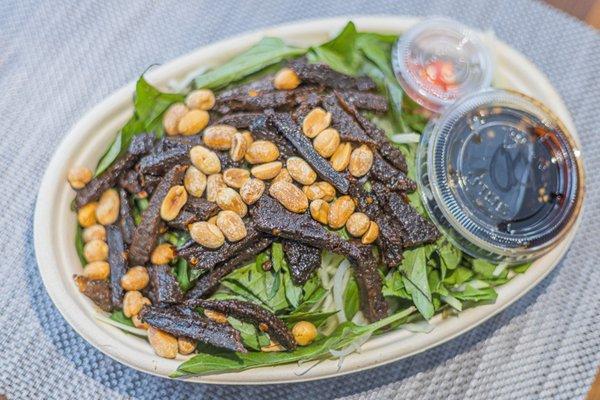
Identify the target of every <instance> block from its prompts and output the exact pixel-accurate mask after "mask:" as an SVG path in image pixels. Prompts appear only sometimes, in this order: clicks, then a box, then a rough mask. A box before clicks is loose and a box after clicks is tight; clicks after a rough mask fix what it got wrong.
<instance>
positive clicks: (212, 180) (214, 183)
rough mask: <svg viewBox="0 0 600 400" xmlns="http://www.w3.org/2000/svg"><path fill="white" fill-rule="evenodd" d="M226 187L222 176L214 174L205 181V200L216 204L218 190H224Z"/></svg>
mask: <svg viewBox="0 0 600 400" xmlns="http://www.w3.org/2000/svg"><path fill="white" fill-rule="evenodd" d="M226 187H227V185H226V184H225V181H224V180H223V175H221V174H214V175H210V176H209V177H208V178H207V179H206V200H208V201H212V202H216V201H217V194H218V193H219V190H221V189H223V188H226Z"/></svg>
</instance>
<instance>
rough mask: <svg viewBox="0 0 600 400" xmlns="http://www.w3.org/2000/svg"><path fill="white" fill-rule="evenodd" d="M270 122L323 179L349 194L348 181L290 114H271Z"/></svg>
mask: <svg viewBox="0 0 600 400" xmlns="http://www.w3.org/2000/svg"><path fill="white" fill-rule="evenodd" d="M270 120H271V121H272V123H273V125H274V126H275V129H277V132H279V133H280V134H281V135H283V136H284V137H285V138H286V139H287V140H289V141H290V143H292V145H293V146H294V147H295V148H296V150H297V152H298V153H299V154H300V156H301V157H302V158H303V159H304V160H305V161H306V162H307V163H309V164H310V166H311V167H313V168H314V170H315V171H316V173H317V174H318V175H319V177H320V178H321V179H323V180H324V181H327V182H329V183H331V184H332V185H333V186H334V187H335V188H336V189H337V190H338V191H340V192H342V193H347V192H348V186H349V182H348V179H346V178H345V177H344V176H343V175H341V174H340V173H339V172H337V171H336V170H334V169H333V168H332V167H331V165H330V164H329V162H328V161H327V160H326V159H324V158H323V157H321V156H320V155H319V154H318V153H317V152H316V151H315V149H314V148H313V145H312V143H311V142H310V140H309V139H308V138H307V137H306V136H305V135H304V134H303V133H302V131H300V128H299V127H298V125H296V123H295V122H294V120H293V119H292V117H291V115H290V114H282V113H270Z"/></svg>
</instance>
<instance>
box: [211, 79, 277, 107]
mask: <svg viewBox="0 0 600 400" xmlns="http://www.w3.org/2000/svg"><path fill="white" fill-rule="evenodd" d="M273 79H274V75H266V76H264V77H262V78H261V79H259V80H256V81H253V82H250V83H247V84H245V85H240V86H236V87H233V88H231V89H228V90H224V91H222V92H221V93H219V94H218V96H217V100H221V101H227V100H229V99H232V98H236V97H238V96H249V95H257V94H259V93H262V92H271V91H273V90H275V86H273Z"/></svg>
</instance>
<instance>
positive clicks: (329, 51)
mask: <svg viewBox="0 0 600 400" xmlns="http://www.w3.org/2000/svg"><path fill="white" fill-rule="evenodd" d="M396 39H397V36H395V35H382V34H378V33H371V32H358V31H357V30H356V28H355V26H354V24H353V23H352V22H350V23H348V24H347V25H346V26H345V27H344V29H343V30H342V31H341V32H340V33H339V34H338V36H337V37H335V38H334V39H332V40H331V41H329V42H327V43H324V44H321V45H319V46H315V47H310V48H308V49H303V48H297V47H291V46H288V45H286V44H285V43H284V42H283V41H282V40H281V39H277V38H264V39H263V40H261V41H260V42H259V43H257V44H256V45H254V46H253V47H251V48H250V49H248V50H247V51H246V52H244V53H242V54H239V55H238V56H236V57H235V58H233V59H232V60H230V61H229V62H227V63H225V64H224V65H222V66H220V67H217V68H215V69H213V70H210V71H208V72H206V73H203V74H201V75H200V76H198V77H196V78H195V80H194V81H193V83H192V84H193V86H194V87H195V88H209V89H212V90H220V89H224V88H228V87H229V86H230V85H232V84H239V83H242V82H247V81H252V80H254V79H256V78H257V77H259V76H262V75H264V74H266V73H269V72H273V71H276V70H278V69H280V68H281V66H282V65H283V63H284V62H285V61H287V60H289V59H292V58H296V57H299V56H303V55H305V56H306V57H307V58H308V60H309V61H310V62H324V63H327V64H328V65H329V66H330V67H332V68H333V69H335V70H337V71H340V72H343V73H346V74H350V75H367V76H369V77H370V78H372V79H373V80H374V81H375V82H376V84H377V86H378V89H379V91H380V93H382V94H385V96H386V97H387V100H388V102H389V111H388V112H387V114H385V115H384V116H375V115H369V117H371V118H372V119H373V121H374V122H375V123H376V124H377V125H379V126H380V127H381V128H382V129H384V130H385V131H386V133H387V134H388V135H389V137H390V140H391V141H392V142H393V143H395V144H396V145H397V146H398V147H399V148H400V149H401V150H402V152H403V153H404V155H405V157H406V159H407V161H408V164H409V176H410V177H411V178H413V179H414V158H415V152H416V147H417V142H418V140H419V134H420V133H421V132H422V131H423V129H424V127H425V124H426V123H427V118H426V117H425V116H424V115H423V114H422V113H421V112H420V111H419V108H418V107H417V105H416V104H415V103H413V102H412V101H411V100H410V99H408V98H407V97H405V96H404V93H403V91H402V89H401V87H400V86H399V85H398V82H397V80H396V78H395V76H394V73H393V71H392V66H391V60H390V55H391V47H392V45H393V43H394V42H395V41H396ZM184 97H185V94H179V93H163V92H161V91H159V90H158V89H156V88H155V87H153V86H151V85H150V84H149V83H148V82H147V81H146V80H145V79H144V77H143V76H142V77H141V78H140V79H139V80H138V82H137V86H136V93H135V101H134V109H135V111H134V115H133V117H132V118H131V120H130V121H129V122H128V123H127V124H126V125H125V126H124V127H123V129H122V130H121V132H119V134H118V136H117V138H116V139H115V141H114V143H112V145H111V146H110V147H109V149H108V150H107V151H106V153H105V154H104V155H103V157H102V158H101V160H100V162H99V164H98V167H97V169H96V175H98V174H100V173H101V172H103V171H104V170H105V169H106V168H107V167H108V166H110V165H111V163H112V162H113V161H114V160H115V159H116V158H117V157H118V156H119V155H120V154H122V153H123V152H124V151H125V149H126V148H127V146H128V145H129V143H130V141H131V139H132V137H134V136H135V135H137V134H140V133H142V132H154V133H155V134H156V135H157V136H158V137H161V136H162V135H163V133H164V132H163V128H162V124H161V121H162V115H163V113H164V112H165V111H166V110H167V108H168V107H169V106H170V105H171V104H173V103H175V102H180V101H182V100H183V99H184ZM409 199H410V203H411V205H412V206H413V207H415V208H416V209H417V210H418V211H419V212H421V213H425V211H424V209H423V207H422V205H421V203H420V197H419V194H418V193H416V192H415V193H412V194H411V195H409ZM134 206H135V207H134V210H133V212H134V217H135V218H137V219H139V216H140V214H141V212H142V211H143V210H144V209H145V208H146V207H147V206H148V201H147V200H145V199H142V200H139V199H138V200H136V201H135V203H134ZM138 222H139V221H138ZM338 232H339V234H340V235H343V236H345V237H346V238H347V233H345V232H344V229H342V230H340V231H338ZM188 239H189V237H188V236H187V235H186V234H181V235H177V234H173V233H168V234H166V235H163V237H162V238H161V241H163V242H170V243H172V244H173V245H175V246H181V245H183V244H184V243H185V242H186V241H187V240H188ZM76 248H77V251H78V253H79V255H80V257H82V260H83V256H82V248H83V240H82V239H81V228H79V229H78V231H77V238H76ZM267 260H270V261H271V263H272V268H271V269H270V270H268V271H265V269H264V268H263V264H264V262H265V261H267ZM174 266H175V268H174V269H173V271H174V273H175V274H176V277H177V280H178V282H179V284H180V286H181V288H182V290H184V291H185V290H188V289H189V288H190V287H192V286H193V282H194V281H195V280H196V279H197V278H198V275H199V274H198V273H196V271H197V270H194V269H191V268H189V267H188V265H187V263H186V261H185V260H183V259H176V260H175V261H174ZM349 266H350V264H349V262H348V261H347V260H346V259H344V258H343V257H342V256H339V255H336V254H332V253H330V252H327V251H324V252H323V254H322V266H321V268H320V269H319V270H318V273H317V274H316V275H314V276H313V277H312V278H311V279H309V280H308V282H307V283H306V284H304V285H303V286H301V287H300V286H296V285H294V283H293V282H292V280H291V278H290V271H289V269H288V266H287V264H286V261H285V259H284V254H283V249H282V246H281V244H279V243H275V244H273V245H272V247H271V248H270V249H269V250H268V251H265V252H263V253H261V254H260V255H258V256H257V257H256V260H255V261H254V262H251V263H249V264H248V265H246V266H244V267H242V268H240V269H237V270H235V271H234V272H232V273H231V274H229V275H228V276H227V277H226V278H224V279H223V281H222V284H221V287H220V288H219V289H218V291H217V292H216V293H215V294H214V295H213V296H212V297H211V298H214V299H243V300H246V301H252V302H256V303H258V304H260V305H261V306H263V307H266V308H267V309H269V310H270V311H272V312H274V313H275V314H277V316H279V317H280V318H281V319H283V320H284V322H285V323H286V324H288V326H289V327H291V326H292V325H293V324H294V323H295V322H298V321H310V322H312V323H313V324H314V325H315V326H316V327H317V328H318V332H319V334H318V337H317V340H315V341H314V342H313V343H312V344H310V345H308V346H305V347H300V348H298V349H297V350H295V351H293V352H262V351H260V349H261V348H262V347H264V346H267V345H269V343H270V339H269V337H268V335H267V334H266V333H263V332H261V331H260V330H257V329H256V328H255V327H254V326H253V325H252V324H249V323H245V322H241V321H239V320H237V319H235V318H232V317H228V321H229V323H230V324H231V325H232V326H233V327H234V328H235V329H237V330H239V331H240V333H241V335H242V339H243V342H244V345H245V346H246V348H247V349H249V350H250V351H249V352H248V353H245V354H241V353H234V352H231V351H225V350H220V349H216V348H213V347H210V346H208V345H199V347H198V354H196V355H194V356H192V357H191V358H189V359H188V360H187V361H185V362H183V363H182V364H181V365H180V366H179V368H178V369H177V371H175V372H174V373H173V374H172V376H173V377H180V376H188V375H201V374H214V373H223V372H232V371H239V370H244V369H248V368H254V367H260V366H270V365H278V364H284V363H290V362H298V363H300V362H306V361H315V362H319V361H320V360H323V359H326V358H337V359H339V360H340V361H341V360H343V358H344V357H345V356H346V355H348V354H350V353H351V352H353V351H355V350H357V349H358V348H359V347H360V345H362V344H363V343H364V342H365V341H366V340H367V339H368V338H369V337H370V336H372V335H376V334H380V333H383V332H386V331H388V330H390V329H409V330H413V331H429V330H430V329H431V328H432V327H431V326H429V324H428V323H427V321H428V320H429V319H431V318H432V317H433V316H434V315H436V314H440V313H441V314H442V315H443V316H445V317H447V316H450V315H452V314H455V313H457V312H460V311H462V310H464V309H466V308H469V307H473V306H476V305H480V304H485V303H492V302H494V301H495V299H496V297H497V293H496V290H495V289H494V288H495V287H496V286H498V285H501V284H503V283H505V282H507V281H508V280H509V279H510V278H511V277H512V276H514V275H515V274H517V273H522V272H525V271H526V270H527V268H528V267H529V264H526V265H520V266H517V267H507V266H506V265H493V264H490V263H488V262H486V261H484V260H480V259H473V258H471V257H469V256H467V255H466V254H463V253H462V252H461V251H459V250H458V249H457V248H455V247H454V246H453V245H452V244H451V243H450V242H448V240H447V239H445V238H444V237H442V238H441V239H439V240H438V241H437V242H436V243H434V244H430V245H425V246H421V247H418V248H415V249H412V250H406V251H405V252H404V260H403V261H402V263H401V265H399V266H398V268H396V269H392V270H390V271H385V270H384V269H382V270H381V274H382V275H383V278H384V287H383V294H384V296H385V297H386V299H387V300H388V301H389V303H390V305H391V307H390V309H391V310H392V312H391V313H390V315H389V316H388V317H387V318H385V319H382V320H380V321H377V322H375V323H371V324H368V323H367V322H366V320H365V319H364V318H363V316H362V313H361V312H360V311H359V295H358V285H357V283H356V280H355V278H354V276H353V272H352V268H349ZM99 319H101V320H103V321H105V322H107V321H108V322H110V323H112V324H113V325H116V326H119V327H121V328H122V329H124V330H125V331H127V332H129V333H133V334H137V335H141V336H144V335H146V333H145V331H144V330H141V329H137V328H134V327H133V324H132V322H131V320H130V319H129V318H127V317H125V315H124V314H123V313H122V312H121V311H116V312H114V313H113V314H112V315H111V316H110V318H109V319H107V318H100V317H99Z"/></svg>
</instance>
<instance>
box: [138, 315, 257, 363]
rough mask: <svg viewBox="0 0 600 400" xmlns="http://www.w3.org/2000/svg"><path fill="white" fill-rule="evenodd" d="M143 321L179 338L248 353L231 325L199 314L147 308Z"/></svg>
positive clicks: (142, 317) (142, 316)
mask: <svg viewBox="0 0 600 400" xmlns="http://www.w3.org/2000/svg"><path fill="white" fill-rule="evenodd" d="M140 318H141V319H142V321H144V322H146V323H148V324H149V325H150V326H152V327H154V328H157V329H160V330H162V331H165V332H168V333H170V334H172V335H174V336H177V337H187V338H190V339H194V340H197V341H199V342H202V343H208V344H211V345H213V346H216V347H220V348H224V349H228V350H233V351H239V352H241V353H246V352H247V350H246V349H245V348H244V345H243V344H242V338H241V335H240V332H239V331H237V330H235V329H234V328H233V327H232V326H231V325H229V324H220V323H217V322H214V321H212V320H210V319H208V318H205V317H201V316H200V315H198V314H197V313H189V312H188V313H184V312H181V311H180V310H179V309H178V308H175V307H169V308H163V307H154V306H146V307H144V308H143V309H142V312H141V313H140Z"/></svg>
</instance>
